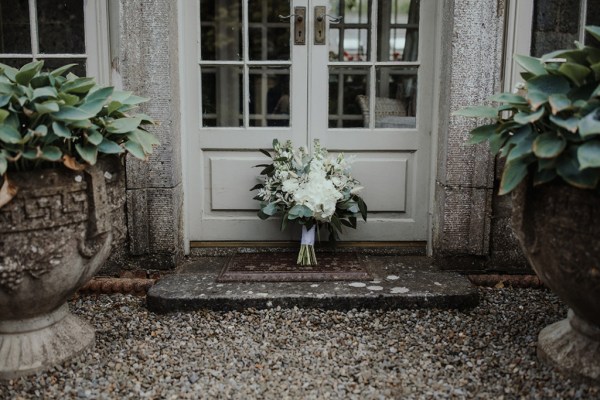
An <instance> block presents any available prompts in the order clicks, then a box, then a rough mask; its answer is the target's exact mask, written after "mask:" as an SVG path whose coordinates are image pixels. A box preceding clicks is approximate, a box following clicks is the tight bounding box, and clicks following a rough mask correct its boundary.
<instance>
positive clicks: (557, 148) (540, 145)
mask: <svg viewBox="0 0 600 400" xmlns="http://www.w3.org/2000/svg"><path fill="white" fill-rule="evenodd" d="M566 146H567V141H566V140H565V138H563V137H562V136H559V135H557V134H556V133H555V132H546V133H543V134H541V135H539V136H538V137H536V138H535V140H534V141H533V153H534V154H535V155H536V156H537V157H539V158H555V157H558V155H559V154H560V153H562V151H563V150H564V149H565V147H566Z"/></svg>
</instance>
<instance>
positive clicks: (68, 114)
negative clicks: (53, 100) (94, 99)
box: [51, 106, 94, 121]
mask: <svg viewBox="0 0 600 400" xmlns="http://www.w3.org/2000/svg"><path fill="white" fill-rule="evenodd" d="M51 115H52V117H53V118H54V119H57V120H61V121H81V120H87V119H90V118H92V117H93V116H94V114H92V113H90V112H87V111H85V110H82V109H79V108H77V107H72V106H62V107H60V111H58V112H56V113H52V114H51Z"/></svg>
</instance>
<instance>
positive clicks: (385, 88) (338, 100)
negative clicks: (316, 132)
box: [328, 0, 420, 129]
mask: <svg viewBox="0 0 600 400" xmlns="http://www.w3.org/2000/svg"><path fill="white" fill-rule="evenodd" d="M419 8H420V0H330V1H329V7H328V13H330V14H331V15H333V16H340V17H342V18H343V19H342V21H341V22H340V23H330V24H329V118H328V120H329V121H328V125H329V127H330V128H370V129H372V128H415V127H416V115H417V114H416V113H417V107H416V104H417V103H416V99H417V76H418V68H419V64H418V60H419V59H418V49H419V18H420V16H419ZM375 21H376V23H375ZM372 35H375V36H376V38H374V39H375V40H372V37H371V36H372ZM371 43H375V44H376V45H375V47H374V48H372V47H371Z"/></svg>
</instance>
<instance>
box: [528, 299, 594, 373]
mask: <svg viewBox="0 0 600 400" xmlns="http://www.w3.org/2000/svg"><path fill="white" fill-rule="evenodd" d="M537 354H538V357H539V358H540V359H541V360H542V361H544V362H545V363H547V364H550V365H553V366H555V367H556V368H558V369H560V370H562V371H564V372H566V373H568V374H569V375H572V376H576V377H578V378H582V377H583V378H585V379H588V380H591V381H595V382H600V327H596V326H592V325H590V324H588V323H587V322H585V321H583V320H581V319H579V318H578V317H577V316H576V315H575V314H573V312H572V311H570V310H569V317H568V318H567V319H563V320H562V321H559V322H557V323H554V324H552V325H549V326H547V327H545V328H544V329H542V331H541V332H540V334H539V336H538V350H537Z"/></svg>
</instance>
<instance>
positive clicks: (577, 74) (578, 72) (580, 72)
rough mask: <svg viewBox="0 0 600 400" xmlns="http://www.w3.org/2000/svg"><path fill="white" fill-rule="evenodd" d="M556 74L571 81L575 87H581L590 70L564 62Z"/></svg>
mask: <svg viewBox="0 0 600 400" xmlns="http://www.w3.org/2000/svg"><path fill="white" fill-rule="evenodd" d="M558 72H560V73H561V74H563V75H564V76H566V77H567V78H569V79H570V80H572V81H573V82H574V83H575V84H576V85H577V86H581V85H583V84H584V83H585V78H587V76H588V75H589V74H590V73H591V72H592V70H591V69H589V68H588V67H586V66H585V65H581V64H575V63H572V62H566V63H564V64H562V65H561V66H560V68H558Z"/></svg>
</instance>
